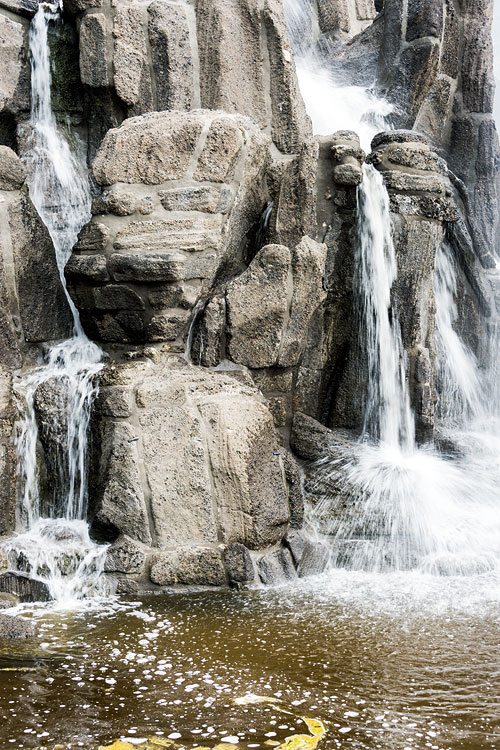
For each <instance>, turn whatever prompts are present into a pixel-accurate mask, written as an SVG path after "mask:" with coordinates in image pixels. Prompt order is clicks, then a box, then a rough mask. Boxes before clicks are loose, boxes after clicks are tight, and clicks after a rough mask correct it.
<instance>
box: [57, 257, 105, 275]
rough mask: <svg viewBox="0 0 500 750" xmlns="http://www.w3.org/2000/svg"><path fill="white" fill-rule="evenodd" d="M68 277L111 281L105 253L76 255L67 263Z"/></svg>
mask: <svg viewBox="0 0 500 750" xmlns="http://www.w3.org/2000/svg"><path fill="white" fill-rule="evenodd" d="M64 273H65V274H66V277H67V278H70V279H73V278H82V279H86V280H88V281H96V282H104V281H109V273H108V268H107V264H106V257H105V256H104V255H75V254H73V255H72V256H71V258H70V259H69V261H68V262H67V264H66V267H65V269H64Z"/></svg>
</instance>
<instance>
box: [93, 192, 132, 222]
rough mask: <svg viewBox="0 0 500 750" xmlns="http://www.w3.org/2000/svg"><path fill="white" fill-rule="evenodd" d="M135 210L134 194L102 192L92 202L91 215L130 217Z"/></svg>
mask: <svg viewBox="0 0 500 750" xmlns="http://www.w3.org/2000/svg"><path fill="white" fill-rule="evenodd" d="M136 209H137V198H136V196H135V195H134V193H128V192H121V191H120V192H111V191H107V190H106V191H104V192H103V194H102V195H100V196H99V197H98V198H95V199H94V201H93V202H92V213H93V214H94V216H96V215H99V214H114V215H115V216H130V215H131V214H133V213H134V212H135V210H136Z"/></svg>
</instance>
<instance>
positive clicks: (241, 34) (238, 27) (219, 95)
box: [195, 0, 267, 127]
mask: <svg viewBox="0 0 500 750" xmlns="http://www.w3.org/2000/svg"><path fill="white" fill-rule="evenodd" d="M195 7H196V21H197V37H198V48H199V56H200V89H201V104H202V106H203V107H206V108H208V109H214V110H219V109H220V110H224V111H226V112H239V113H241V114H243V115H246V116H248V117H251V118H252V119H253V120H254V121H255V122H256V123H257V124H258V125H259V126H260V127H264V126H265V125H266V122H267V112H266V101H265V90H266V83H265V79H264V67H263V63H262V40H261V9H260V3H259V2H258V0H196V6H195Z"/></svg>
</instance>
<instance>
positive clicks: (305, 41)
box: [283, 0, 393, 152]
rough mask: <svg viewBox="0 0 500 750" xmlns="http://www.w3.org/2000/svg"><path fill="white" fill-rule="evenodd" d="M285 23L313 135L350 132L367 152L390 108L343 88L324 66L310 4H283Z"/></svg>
mask: <svg viewBox="0 0 500 750" xmlns="http://www.w3.org/2000/svg"><path fill="white" fill-rule="evenodd" d="M283 7H284V12H285V19H286V24H287V28H288V33H289V37H290V41H291V44H292V47H293V50H294V56H295V66H296V70H297V78H298V81H299V87H300V92H301V94H302V98H303V100H304V104H305V106H306V111H307V114H308V115H309V117H310V118H311V121H312V125H313V132H314V134H315V135H330V134H331V133H335V132H336V131H338V130H353V131H354V132H356V133H357V134H358V135H359V138H360V142H361V147H362V148H363V149H364V150H365V151H367V152H369V151H370V144H371V141H372V139H373V137H374V136H375V135H376V134H377V133H380V132H381V131H382V130H385V129H386V128H387V124H386V118H387V116H388V115H389V114H390V113H391V112H392V111H393V106H392V105H391V104H389V102H387V101H385V100H384V99H380V98H377V97H376V96H375V95H374V94H373V92H372V91H371V90H370V88H366V87H364V86H354V85H346V84H345V82H343V81H342V80H340V79H339V78H338V77H336V76H335V75H334V73H333V72H332V69H331V66H329V65H328V64H327V63H328V57H329V56H330V53H329V46H328V44H325V41H324V40H323V42H322V45H321V46H320V45H319V44H318V35H319V30H318V29H317V28H316V26H317V20H316V19H315V11H314V9H313V3H312V2H311V0H284V3H283Z"/></svg>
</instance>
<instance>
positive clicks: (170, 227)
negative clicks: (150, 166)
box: [113, 213, 222, 253]
mask: <svg viewBox="0 0 500 750" xmlns="http://www.w3.org/2000/svg"><path fill="white" fill-rule="evenodd" d="M221 242H222V233H221V217H220V215H215V216H213V215H211V214H207V215H202V216H197V215H194V214H191V213H181V214H177V213H172V214H171V215H169V216H168V218H166V219H149V220H147V221H133V222H131V223H130V224H128V225H127V226H125V227H124V228H123V229H121V230H120V231H119V232H118V233H117V235H116V238H115V241H114V245H113V247H114V249H115V250H120V251H122V252H123V251H124V252H128V253H144V252H146V253H154V252H160V253H167V252H175V253H180V252H187V253H198V252H218V250H219V248H220V245H221Z"/></svg>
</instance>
